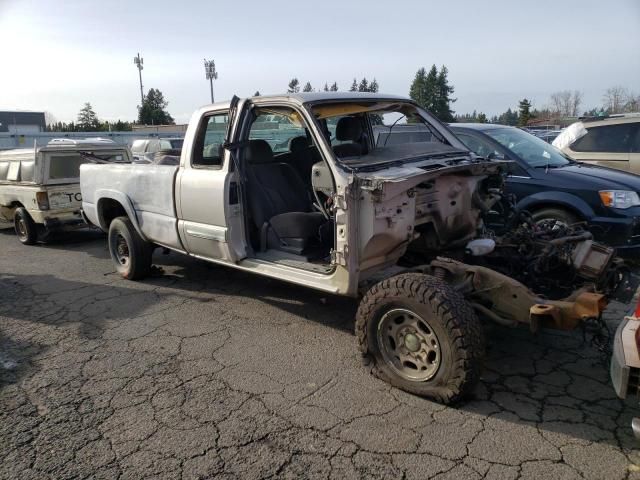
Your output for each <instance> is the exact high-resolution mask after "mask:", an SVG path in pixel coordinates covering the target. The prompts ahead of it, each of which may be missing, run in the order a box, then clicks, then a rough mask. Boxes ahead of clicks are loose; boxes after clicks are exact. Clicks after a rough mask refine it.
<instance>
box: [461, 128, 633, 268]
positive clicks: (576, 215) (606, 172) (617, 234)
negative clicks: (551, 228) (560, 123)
mask: <svg viewBox="0 0 640 480" xmlns="http://www.w3.org/2000/svg"><path fill="white" fill-rule="evenodd" d="M450 128H451V130H452V131H453V132H454V133H455V134H456V136H457V137H458V138H459V139H460V140H461V141H462V142H463V143H464V144H465V145H466V146H467V147H469V149H471V150H472V151H473V152H475V153H476V154H478V155H480V156H482V157H485V158H494V159H508V160H513V161H514V163H513V164H512V167H511V168H510V170H509V176H508V177H507V179H506V191H507V192H509V193H512V194H514V195H515V197H516V199H517V206H518V208H519V209H522V210H527V211H529V212H530V213H531V214H532V215H533V218H534V219H535V220H537V221H544V220H548V219H553V220H556V221H557V222H560V223H562V224H565V225H571V224H575V223H577V222H587V225H588V228H589V230H590V231H591V232H592V233H593V235H594V237H595V238H596V239H597V240H598V241H601V242H603V243H606V244H609V245H612V246H614V247H616V249H617V250H618V253H619V254H620V255H622V256H627V257H637V255H638V254H639V253H640V196H639V194H640V193H639V192H640V176H637V175H633V174H631V173H627V172H621V171H619V170H614V169H611V168H606V167H600V166H596V165H591V164H588V163H582V162H576V161H574V160H571V159H570V158H568V157H567V156H566V155H564V154H562V153H561V152H560V151H558V150H557V149H556V148H554V147H553V146H552V145H549V144H547V143H546V142H544V141H543V140H541V139H539V138H537V137H535V136H534V135H531V134H529V133H527V132H524V131H523V130H520V129H518V128H515V127H507V126H503V125H492V124H480V123H466V124H462V123H461V124H451V125H450Z"/></svg>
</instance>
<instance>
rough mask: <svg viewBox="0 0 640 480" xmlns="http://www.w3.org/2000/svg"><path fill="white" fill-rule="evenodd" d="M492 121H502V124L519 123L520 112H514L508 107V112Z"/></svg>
mask: <svg viewBox="0 0 640 480" xmlns="http://www.w3.org/2000/svg"><path fill="white" fill-rule="evenodd" d="M492 123H500V124H502V125H511V126H515V125H518V112H514V111H512V110H511V108H508V109H507V111H506V112H504V113H502V114H500V116H498V117H496V121H494V122H492Z"/></svg>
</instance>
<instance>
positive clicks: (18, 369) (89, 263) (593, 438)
mask: <svg viewBox="0 0 640 480" xmlns="http://www.w3.org/2000/svg"><path fill="white" fill-rule="evenodd" d="M154 262H155V263H156V265H160V266H162V268H163V269H164V274H162V275H158V276H154V277H153V278H149V279H147V280H144V281H142V282H129V281H125V280H123V279H121V278H120V277H119V276H117V275H116V274H115V273H114V268H113V265H112V263H111V260H110V259H109V256H108V252H107V250H106V241H105V238H104V236H102V235H100V234H97V233H94V232H77V233H75V234H73V235H66V236H62V237H60V238H58V239H54V240H53V241H52V242H51V243H50V244H47V245H38V246H34V247H25V246H22V245H20V244H19V242H18V241H17V239H16V238H15V236H14V235H13V233H12V232H6V231H5V232H3V231H0V478H6V479H31V478H33V479H46V478H52V479H63V478H101V479H102V478H104V479H111V478H113V479H116V478H117V479H140V478H184V479H191V478H242V479H244V478H269V477H272V478H334V479H348V478H367V479H369V478H385V479H394V478H398V479H407V480H409V479H427V478H437V479H480V478H486V479H516V478H522V479H536V480H543V479H550V480H559V479H573V478H588V479H608V480H615V479H625V478H640V455H639V453H638V450H637V446H638V442H637V441H636V440H635V439H634V438H633V437H632V435H631V429H630V421H631V418H632V416H634V415H638V414H639V413H638V407H637V402H634V401H631V400H630V401H627V402H622V401H620V400H619V399H617V397H616V396H615V393H614V391H613V388H612V387H611V385H610V383H609V379H608V370H607V365H606V363H605V359H603V356H602V355H601V353H600V352H598V351H597V350H596V349H595V348H593V347H592V346H591V345H590V343H589V342H585V341H584V339H583V336H582V334H581V332H580V331H576V332H571V333H555V332H545V333H542V334H538V335H536V336H534V335H532V334H531V333H529V332H528V331H527V330H526V329H508V328H503V327H498V326H487V338H488V341H487V343H488V352H487V360H486V367H485V371H484V375H483V377H482V380H481V382H480V384H479V386H478V387H477V389H476V391H475V395H474V398H473V399H472V400H470V401H468V402H467V403H465V404H464V405H461V406H458V407H456V408H451V407H446V406H443V405H439V404H437V403H434V402H431V401H428V400H424V399H421V398H417V397H414V396H412V395H409V394H406V393H403V392H401V391H399V390H396V389H394V388H391V387H390V386H388V385H387V384H385V383H382V382H381V381H379V380H376V379H375V378H373V377H371V376H370V375H369V374H368V373H367V371H366V369H365V368H364V367H363V366H362V363H361V358H360V356H359V353H358V351H357V347H356V339H355V337H354V335H353V318H354V313H355V310H356V303H355V301H353V300H350V299H345V298H336V297H332V296H329V295H326V294H322V293H318V292H315V291H312V290H308V289H305V288H301V287H296V286H291V285H288V284H285V283H281V282H279V281H275V280H268V279H264V278H261V277H257V276H252V275H250V274H247V273H242V272H238V271H234V270H231V269H226V268H223V267H218V266H214V265H209V264H207V263H205V262H202V261H198V260H194V259H190V258H187V257H184V256H181V255H178V254H173V253H172V254H170V255H166V256H165V255H160V254H156V255H155V256H154ZM625 309H626V306H624V305H621V304H617V303H613V304H611V305H610V307H609V309H608V311H607V319H608V320H609V322H610V323H611V324H612V325H613V324H614V323H615V321H616V320H617V319H620V318H621V316H622V315H623V312H624V311H625Z"/></svg>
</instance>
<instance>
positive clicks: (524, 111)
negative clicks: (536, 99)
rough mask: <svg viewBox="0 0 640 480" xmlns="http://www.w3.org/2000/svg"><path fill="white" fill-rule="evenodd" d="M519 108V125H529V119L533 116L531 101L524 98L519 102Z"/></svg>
mask: <svg viewBox="0 0 640 480" xmlns="http://www.w3.org/2000/svg"><path fill="white" fill-rule="evenodd" d="M518 109H519V115H518V117H519V120H518V125H519V126H521V127H524V126H526V125H527V123H529V120H530V119H531V118H533V116H532V115H531V102H530V101H529V100H527V99H526V98H523V99H522V100H520V102H519V103H518Z"/></svg>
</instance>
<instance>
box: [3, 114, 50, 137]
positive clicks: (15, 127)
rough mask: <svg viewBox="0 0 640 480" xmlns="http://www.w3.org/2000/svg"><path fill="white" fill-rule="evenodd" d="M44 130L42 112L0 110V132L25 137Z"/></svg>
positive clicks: (45, 126) (44, 124)
mask: <svg viewBox="0 0 640 480" xmlns="http://www.w3.org/2000/svg"><path fill="white" fill-rule="evenodd" d="M46 128H47V125H46V123H45V120H44V112H28V111H19V110H13V111H12V110H0V132H5V133H11V134H14V135H27V134H30V133H38V132H44V131H45V130H46Z"/></svg>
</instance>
